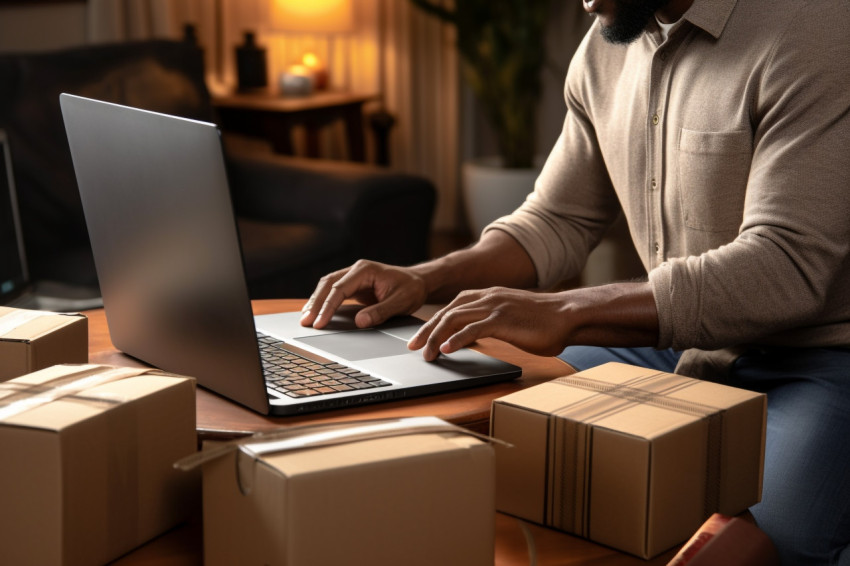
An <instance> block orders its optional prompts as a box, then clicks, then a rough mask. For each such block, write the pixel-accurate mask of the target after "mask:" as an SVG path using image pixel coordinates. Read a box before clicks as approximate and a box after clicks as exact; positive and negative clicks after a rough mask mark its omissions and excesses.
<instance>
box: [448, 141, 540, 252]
mask: <svg viewBox="0 0 850 566" xmlns="http://www.w3.org/2000/svg"><path fill="white" fill-rule="evenodd" d="M501 163H502V160H501V159H500V158H498V157H483V158H479V159H474V160H471V161H467V162H465V163H464V164H463V197H464V205H465V206H466V218H467V222H468V223H469V228H470V230H472V234H473V236H475V237H476V238H477V237H478V236H480V235H481V231H482V230H483V229H484V227H485V226H487V225H488V224H490V222H492V221H493V220H496V219H497V218H500V217H502V216H505V215H506V214H510V213H512V212H513V211H514V210H516V209H517V207H519V205H521V204H522V203H523V201H524V200H525V197H526V196H528V194H529V193H530V192H532V191H533V190H534V181H535V180H537V176H538V175H539V174H540V170H541V168H542V160H540V164H539V166H536V167H533V168H530V169H505V168H504V167H502V166H501Z"/></svg>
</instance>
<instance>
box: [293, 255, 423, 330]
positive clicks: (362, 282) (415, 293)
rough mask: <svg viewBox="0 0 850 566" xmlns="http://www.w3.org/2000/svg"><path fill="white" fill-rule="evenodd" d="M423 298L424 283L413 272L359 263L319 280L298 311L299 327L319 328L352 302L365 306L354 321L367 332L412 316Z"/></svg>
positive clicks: (389, 266)
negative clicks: (348, 300)
mask: <svg viewBox="0 0 850 566" xmlns="http://www.w3.org/2000/svg"><path fill="white" fill-rule="evenodd" d="M427 297H428V293H427V290H426V286H425V281H424V279H423V278H422V277H421V276H420V275H418V274H417V273H416V272H415V271H414V270H412V269H410V268H404V267H395V266H392V265H385V264H383V263H377V262H374V261H367V260H360V261H358V262H357V263H355V264H354V265H352V266H351V267H347V268H345V269H341V270H339V271H335V272H334V273H331V274H329V275H325V276H324V277H322V279H321V280H320V281H319V284H318V285H317V286H316V290H315V291H313V294H312V295H311V296H310V299H309V300H308V301H307V303H306V304H305V305H304V308H303V309H302V313H303V314H302V316H301V324H302V325H303V326H313V327H314V328H323V327H325V326H326V325H327V324H328V322H330V320H331V318H332V317H333V315H334V313H335V312H336V311H337V309H338V308H339V307H340V305H342V303H343V301H345V300H346V299H354V300H356V301H358V302H360V303H362V304H364V305H367V306H366V307H364V308H363V309H361V310H360V312H358V313H357V316H356V317H355V319H354V322H355V324H356V325H357V327H358V328H367V327H371V326H376V325H378V324H381V323H382V322H384V321H386V320H387V319H389V318H390V317H392V316H396V315H403V314H412V313H413V312H414V311H416V310H417V309H418V308H419V307H421V306H422V305H423V304H425V301H426V299H427Z"/></svg>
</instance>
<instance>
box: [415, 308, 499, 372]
mask: <svg viewBox="0 0 850 566" xmlns="http://www.w3.org/2000/svg"><path fill="white" fill-rule="evenodd" d="M489 315H490V311H489V310H488V309H486V308H482V306H480V305H476V304H469V305H462V306H459V307H455V308H452V309H450V310H448V311H446V312H445V313H444V314H443V315H442V316H441V317H440V318H439V320H437V317H436V316H435V317H434V319H432V321H435V322H434V326H433V327H431V328H429V329H420V333H419V334H417V336H415V337H414V338H416V339H417V342H416V344H415V345H417V346H419V347H422V355H423V357H424V358H425V359H426V360H428V361H432V360H435V359H436V358H437V356H439V355H440V353H443V354H449V353H452V352H455V351H457V350H459V349H460V348H463V347H466V346H468V345H470V344H472V343H473V342H475V341H476V340H477V339H478V338H479V337H480V336H482V335H484V334H482V333H486V332H487V330H486V327H487V324H488V323H489V320H488V319H489ZM429 322H430V321H429ZM423 330H425V331H426V332H427V336H425V335H424V333H423V332H422V331H423ZM420 344H423V345H421V346H420ZM413 349H417V348H413Z"/></svg>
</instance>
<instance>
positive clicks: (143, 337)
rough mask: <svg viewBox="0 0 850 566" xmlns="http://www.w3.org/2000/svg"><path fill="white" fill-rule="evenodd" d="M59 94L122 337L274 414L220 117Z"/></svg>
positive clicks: (114, 323) (134, 351)
mask: <svg viewBox="0 0 850 566" xmlns="http://www.w3.org/2000/svg"><path fill="white" fill-rule="evenodd" d="M60 104H61V107H62V116H63V119H64V122H65V129H66V131H67V134H68V141H69V144H70V148H71V156H72V158H73V162H74V169H75V171H76V175H77V183H78V185H79V189H80V197H81V199H82V203H83V210H84V213H85V218H86V224H87V226H88V230H89V236H90V238H91V244H92V250H93V252H94V258H95V266H96V268H97V274H98V279H99V282H100V287H101V291H102V293H103V302H104V307H105V311H106V318H107V322H108V325H109V331H110V335H111V338H112V342H113V344H114V345H115V346H116V347H117V348H118V349H120V350H122V351H123V352H125V353H127V354H129V355H131V356H134V357H136V358H138V359H140V360H142V361H144V362H147V363H149V364H152V365H154V366H156V367H159V368H162V369H164V370H167V371H171V372H175V373H180V374H185V375H190V376H194V377H196V378H197V379H198V383H199V384H201V385H203V386H204V387H206V388H209V389H211V390H213V391H216V392H218V393H221V394H222V395H224V396H226V397H228V398H230V399H233V400H235V401H237V402H239V403H242V404H244V405H246V406H248V407H250V408H252V409H254V410H256V411H259V412H261V413H268V409H269V404H268V396H267V393H266V387H265V383H264V380H263V377H262V369H261V364H260V357H259V350H258V345H257V340H256V334H255V328H254V319H253V314H252V311H251V303H250V300H249V296H248V289H247V284H246V281H245V274H244V268H243V260H242V255H241V250H240V248H239V239H238V235H237V231H236V230H237V228H236V221H235V218H234V214H233V209H232V204H231V198H230V190H229V187H228V183H227V175H226V171H225V165H224V157H223V154H222V148H221V140H220V135H219V132H218V129H217V128H216V126H215V125H214V124H209V123H205V122H199V121H194V120H188V119H180V118H175V117H173V116H166V115H162V114H157V113H155V112H147V111H144V110H138V109H135V108H128V107H125V106H119V105H116V104H110V103H105V102H100V101H96V100H90V99H86V98H81V97H77V96H72V95H68V94H62V95H60Z"/></svg>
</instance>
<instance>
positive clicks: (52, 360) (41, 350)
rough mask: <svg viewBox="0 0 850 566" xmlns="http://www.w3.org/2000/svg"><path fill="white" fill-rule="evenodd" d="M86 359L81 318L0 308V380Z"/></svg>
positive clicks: (86, 343)
mask: <svg viewBox="0 0 850 566" xmlns="http://www.w3.org/2000/svg"><path fill="white" fill-rule="evenodd" d="M88 359H89V335H88V319H87V318H86V317H85V316H84V315H82V314H76V313H71V314H64V313H55V312H47V311H34V310H27V309H13V308H9V307H0V381H5V380H7V379H11V378H13V377H18V376H21V375H25V374H27V373H31V372H34V371H37V370H40V369H44V368H47V367H50V366H52V365H56V364H79V363H86V362H87V361H88Z"/></svg>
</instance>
